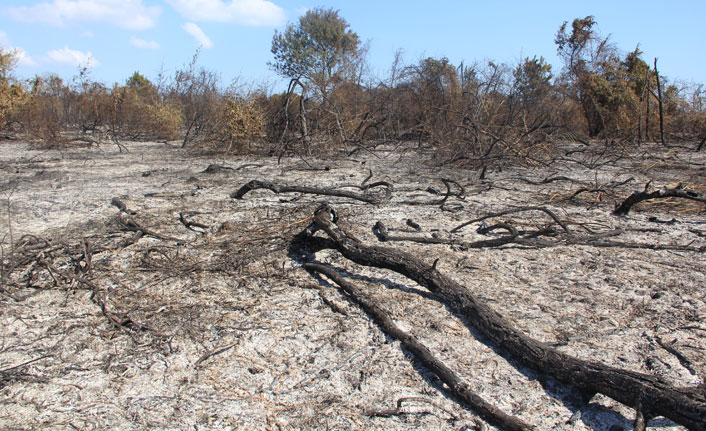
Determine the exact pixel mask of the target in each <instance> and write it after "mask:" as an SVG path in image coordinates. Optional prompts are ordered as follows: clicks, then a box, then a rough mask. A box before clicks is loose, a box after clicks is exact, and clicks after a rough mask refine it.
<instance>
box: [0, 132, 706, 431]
mask: <svg viewBox="0 0 706 431" xmlns="http://www.w3.org/2000/svg"><path fill="white" fill-rule="evenodd" d="M2 145H3V151H2V154H1V155H0V172H1V174H0V192H1V193H0V198H1V199H2V203H1V204H0V210H1V211H2V216H1V217H0V219H1V221H0V235H2V238H3V243H2V251H3V265H2V271H3V272H2V286H0V287H1V288H2V290H1V291H0V295H1V296H0V301H1V302H0V310H1V311H0V319H1V320H0V321H1V324H2V326H3V330H2V338H1V339H0V371H1V374H0V428H3V429H40V428H41V429H82V430H83V429H89V430H90V429H120V430H132V429H164V430H167V429H175V430H176V429H178V430H181V429H184V430H185V429H203V430H206V429H209V430H210V429H338V430H349V429H386V430H407V429H434V430H459V429H494V428H493V426H492V425H488V424H486V423H484V422H483V421H482V420H480V419H479V418H478V416H477V414H476V413H475V412H474V411H473V410H472V409H468V408H467V407H466V406H464V405H463V404H461V403H459V402H457V401H456V400H455V399H454V398H453V397H452V396H450V394H449V393H448V391H447V390H446V389H447V388H445V387H444V384H443V383H441V382H440V381H439V380H438V379H437V378H436V377H435V376H434V375H433V374H432V373H430V372H429V371H428V370H427V369H426V368H425V367H424V366H423V365H421V364H420V363H419V362H418V361H417V360H416V359H415V358H414V357H413V356H412V355H410V354H409V352H408V351H407V350H405V349H404V348H402V347H401V345H400V343H399V342H398V341H395V340H394V339H392V338H390V337H388V336H386V335H385V334H384V333H383V332H382V331H381V330H380V328H379V327H378V326H377V325H376V324H375V323H373V321H372V320H371V318H370V317H369V316H368V315H367V314H366V313H364V312H363V311H361V310H360V309H359V308H358V307H357V306H356V305H355V303H353V302H351V301H350V300H349V299H348V298H347V297H346V295H345V294H343V293H341V291H339V290H338V288H337V286H336V285H335V284H334V283H333V282H331V281H329V280H328V279H326V278H318V277H315V276H313V275H312V274H310V273H308V272H306V271H305V270H304V269H302V268H301V263H302V262H301V259H300V257H297V256H296V253H293V252H292V240H293V238H294V237H295V236H296V235H297V234H299V233H301V232H302V231H305V230H306V229H307V228H308V226H309V225H310V224H311V222H312V214H313V212H314V210H315V209H316V208H317V207H318V206H319V204H320V203H321V202H328V203H329V204H330V205H331V206H332V207H333V208H335V210H336V212H337V213H338V217H339V220H340V221H339V225H340V226H341V227H342V228H344V229H346V231H347V232H349V233H350V234H351V235H354V236H355V237H356V238H358V239H359V240H360V241H362V242H363V243H365V244H376V243H378V242H379V238H378V236H376V235H375V234H374V232H373V226H374V225H375V223H376V222H377V221H381V222H383V223H384V225H385V226H386V227H387V229H388V230H389V234H390V235H393V236H398V237H400V236H401V237H405V236H416V237H424V238H442V239H452V240H453V243H452V244H443V243H440V244H422V243H417V242H410V241H394V242H392V241H390V242H388V243H387V244H386V245H387V246H389V247H392V248H395V249H397V250H402V251H406V252H408V253H410V254H412V255H414V256H416V257H418V258H420V259H423V260H424V261H426V262H428V264H429V266H430V267H432V265H433V266H434V267H435V269H436V270H438V271H439V272H441V273H443V274H445V275H447V276H449V277H451V278H452V279H453V280H455V281H457V282H459V283H460V284H462V285H463V286H464V287H465V288H467V289H468V290H469V291H470V292H472V293H473V294H474V295H476V297H477V298H479V299H481V300H482V301H484V302H485V303H487V304H488V305H490V306H491V307H492V308H494V309H495V310H497V311H498V312H500V313H501V314H502V315H503V316H505V317H506V318H507V319H508V320H509V321H510V322H511V323H512V324H513V325H515V326H516V327H517V328H519V329H520V330H521V331H522V332H523V333H524V334H526V335H528V336H531V337H533V338H535V339H538V340H540V341H544V342H546V343H549V344H550V345H552V346H555V347H556V348H557V349H559V350H560V351H561V352H564V353H568V354H570V355H572V356H576V357H578V358H581V359H586V360H596V361H600V362H602V363H605V364H607V365H611V366H615V367H619V368H623V369H627V370H632V371H637V372H642V373H646V374H649V375H652V376H655V377H659V378H660V379H662V380H663V381H665V382H668V383H669V384H671V385H674V386H679V387H696V386H697V385H699V384H701V383H702V378H703V376H704V375H706V359H704V358H706V354H704V351H705V350H706V324H704V323H703V321H704V317H705V311H704V310H706V307H705V306H704V305H705V302H706V288H704V281H705V278H706V271H705V269H706V262H705V261H704V259H703V251H702V250H703V249H702V248H701V247H704V246H706V225H705V223H706V219H705V218H704V214H705V211H706V205H704V204H702V203H700V202H692V201H687V200H674V199H671V200H663V201H647V202H643V203H640V204H638V205H636V206H635V207H634V209H633V210H632V211H631V212H630V213H629V215H628V216H625V217H616V216H613V215H611V211H612V210H613V209H614V206H615V204H616V203H618V202H619V201H621V200H622V199H624V198H625V197H627V196H628V195H629V194H630V193H632V192H633V191H636V190H643V189H644V188H645V184H647V183H648V182H651V183H650V187H651V188H654V189H658V188H660V187H663V186H667V185H672V186H674V184H675V183H681V184H680V185H679V187H680V188H682V189H685V190H693V191H696V192H699V193H700V192H703V191H705V190H706V186H704V183H705V182H706V181H705V178H706V177H705V175H706V157H704V155H703V154H699V153H694V152H692V151H689V150H687V149H668V150H663V149H661V148H659V147H657V146H647V145H645V146H643V147H641V148H631V149H628V150H627V151H629V153H627V154H626V153H620V152H618V151H617V150H615V151H612V152H604V153H599V152H596V153H595V154H594V153H591V152H590V151H589V150H587V149H586V148H585V147H583V146H581V145H573V144H567V145H566V150H565V151H562V152H561V153H560V154H559V155H558V156H557V158H556V159H555V160H554V161H553V163H551V164H550V165H549V166H543V167H527V166H509V165H508V166H502V169H501V167H500V166H497V165H489V166H488V169H487V172H486V175H485V178H484V179H483V180H480V179H479V170H478V169H469V168H450V167H445V168H439V167H436V166H435V165H434V164H433V163H432V162H431V161H429V160H428V159H429V157H428V156H427V155H426V154H424V153H420V152H415V151H411V150H409V151H402V148H403V147H399V146H398V147H396V148H394V151H392V149H388V150H384V149H383V147H380V149H379V150H377V151H375V152H365V153H358V154H356V155H355V156H353V157H351V158H345V157H341V158H336V159H329V160H324V159H307V160H306V162H305V161H303V160H302V159H300V158H283V159H282V160H281V163H280V164H278V161H277V159H276V158H256V157H234V156H227V157H218V156H203V155H193V154H187V153H185V152H184V151H183V150H181V149H179V148H176V147H175V146H169V145H165V144H161V143H130V144H128V145H127V148H128V149H129V152H127V153H126V152H122V153H121V152H118V151H117V148H114V147H110V146H102V147H99V148H95V147H94V148H89V149H86V148H75V149H68V150H63V151H61V152H59V151H51V150H50V151H46V150H44V151H39V150H33V149H31V148H30V147H29V146H28V145H27V144H25V143H21V142H13V143H4V144H2ZM209 166H210V167H211V168H210V169H209ZM371 172H372V174H373V176H372V178H371V179H370V180H369V181H370V182H373V181H386V182H388V183H390V184H392V185H393V193H392V196H391V199H390V200H389V201H384V202H382V203H379V204H368V203H364V202H361V201H357V200H353V199H349V198H346V197H331V196H321V195H314V194H302V193H281V194H275V193H273V192H272V191H270V190H264V189H258V190H253V191H250V192H249V193H248V194H247V195H245V196H243V198H242V199H232V198H231V197H230V194H232V193H233V192H234V191H235V190H237V189H238V188H239V187H241V186H242V185H244V184H246V183H247V182H249V181H251V180H263V181H270V182H273V183H277V184H287V185H297V186H312V187H320V188H336V189H339V190H340V189H343V190H350V191H354V192H355V193H360V194H364V193H369V195H370V196H380V192H379V191H378V190H372V189H371V190H367V191H361V190H360V189H358V188H354V187H349V188H341V187H342V186H347V185H348V186H350V185H356V186H359V185H361V184H362V183H363V182H364V181H365V180H366V179H368V177H369V176H370V173H371ZM442 179H450V180H453V182H454V183H451V182H448V183H444V182H442ZM446 184H450V185H449V190H450V191H451V193H449V195H448V196H447V197H446V199H445V200H444V199H443V198H444V196H445V195H446V194H447V193H446V192H447V188H446ZM461 190H463V193H461ZM579 191H580V193H578V194H577V192H579ZM376 193H377V194H376ZM113 198H116V200H115V201H114V203H115V204H119V203H122V204H124V205H125V209H126V211H120V210H119V209H118V208H117V207H116V206H115V205H111V200H112V199H113ZM442 200H444V202H443V204H442V203H440V201H442ZM519 206H538V207H543V208H546V209H548V210H550V211H551V212H552V213H553V214H555V215H556V216H557V217H558V218H559V219H560V220H561V221H562V222H563V223H565V224H566V225H567V227H569V228H570V229H571V230H572V232H575V233H576V234H580V235H597V234H600V233H613V234H614V236H611V237H610V238H609V239H610V240H614V241H622V242H624V243H625V242H630V243H633V244H634V243H638V244H652V245H655V244H659V245H665V246H667V247H662V248H664V249H657V250H655V249H649V248H645V247H618V246H596V245H590V244H568V243H567V244H562V243H557V244H553V245H551V246H549V245H545V246H538V245H536V244H535V245H532V244H521V243H508V244H505V245H500V246H497V247H483V248H472V247H468V243H472V242H475V241H481V240H488V239H497V238H499V237H502V235H504V234H505V232H503V231H502V230H500V231H498V230H495V231H490V232H486V233H483V234H481V233H478V230H479V228H481V227H483V226H485V227H487V226H490V225H492V224H493V223H499V222H502V223H505V224H509V225H511V226H513V227H514V228H515V229H517V230H519V231H531V230H537V229H542V228H544V227H547V226H550V225H552V226H554V228H555V229H554V231H555V232H557V231H558V232H561V228H558V229H557V225H556V223H555V222H554V221H553V219H552V218H551V217H549V216H548V215H547V214H546V213H543V212H541V211H522V212H517V213H509V214H506V215H503V216H500V217H496V218H493V219H488V220H484V221H480V222H477V223H472V224H470V225H469V226H466V227H464V228H462V229H459V230H456V231H454V232H451V231H452V230H453V229H454V228H455V227H457V226H459V225H461V224H463V223H464V222H467V221H469V220H472V219H474V218H478V217H480V216H483V215H486V214H489V213H494V212H501V211H504V210H507V209H511V208H515V207H519ZM480 231H481V232H485V231H484V230H483V229H480ZM314 235H319V236H321V237H323V236H324V235H322V234H321V233H316V234H314ZM549 239H550V240H551V239H552V237H549ZM672 246H673V247H672ZM680 247H681V249H680ZM314 258H315V259H316V260H317V261H319V262H323V263H326V264H330V265H332V266H333V267H335V268H337V269H338V270H339V271H343V273H345V274H347V275H348V276H349V280H350V281H352V282H354V283H355V284H356V286H358V287H359V288H360V289H362V290H363V291H364V292H365V293H366V294H367V295H369V296H370V297H371V298H373V299H374V301H375V302H376V303H377V304H378V305H379V306H380V307H381V308H383V309H384V310H386V311H387V312H388V313H389V315H390V316H391V317H392V318H393V319H394V321H395V322H396V323H397V325H398V326H399V327H400V328H401V329H403V330H404V331H406V332H408V333H409V334H412V335H414V336H415V337H416V338H417V339H418V340H419V341H421V342H422V343H424V344H425V345H426V346H427V347H428V348H429V349H430V350H431V351H432V352H433V353H434V354H435V355H436V357H437V358H438V359H440V360H441V361H443V362H444V363H445V364H446V365H447V366H448V367H449V368H451V369H453V370H454V371H455V372H456V373H457V374H458V375H459V376H460V377H461V378H462V379H463V380H464V381H465V382H466V383H467V384H468V385H469V387H470V388H471V389H472V390H474V391H475V392H476V393H478V394H479V395H481V396H482V397H483V398H484V399H485V400H487V401H489V402H491V403H492V404H494V405H495V406H496V407H498V408H500V409H501V410H503V411H504V412H506V413H508V414H512V415H514V416H517V417H518V418H521V419H522V420H523V421H525V422H528V423H530V424H533V425H535V426H536V427H537V429H541V430H623V429H632V427H633V420H634V418H635V411H634V410H633V409H632V408H630V407H629V406H624V405H622V404H620V403H618V402H616V401H614V400H612V399H610V398H607V397H605V396H601V395H597V396H595V397H594V398H593V399H591V400H590V401H589V402H588V403H586V402H584V401H582V399H581V396H580V394H578V393H576V391H574V390H573V389H572V388H571V387H569V386H566V385H564V384H561V383H558V382H556V381H554V380H552V379H547V378H545V377H544V376H543V375H542V374H539V373H537V372H534V371H531V370H529V369H528V368H526V367H524V366H523V364H521V363H518V362H517V361H515V360H513V359H512V358H511V357H508V356H507V355H503V352H501V351H498V350H497V349H495V348H494V346H493V345H492V343H489V342H488V340H487V339H486V338H484V337H483V336H482V335H481V334H479V333H478V332H477V331H475V330H474V329H472V328H469V326H468V325H466V323H467V322H466V321H465V320H464V319H462V318H460V317H459V316H458V315H456V314H454V313H453V312H451V311H450V310H449V307H446V306H445V305H444V304H442V303H440V302H439V301H438V300H437V299H436V298H435V296H434V295H432V294H430V293H429V292H428V291H427V290H426V289H424V288H423V287H421V286H419V285H418V284H416V283H414V282H413V281H411V280H410V279H408V278H406V277H403V276H402V275H399V274H397V273H394V272H391V271H387V270H380V269H377V268H370V267H362V266H360V265H357V264H355V263H353V262H351V261H350V260H348V259H345V258H343V257H342V256H341V255H340V254H339V253H338V252H337V251H334V250H322V251H319V252H317V253H316V255H315V256H314ZM648 428H653V429H660V430H679V429H686V428H684V427H681V426H678V425H676V424H675V423H673V422H671V421H670V420H667V419H665V418H655V419H653V420H652V421H651V422H650V423H649V427H648Z"/></svg>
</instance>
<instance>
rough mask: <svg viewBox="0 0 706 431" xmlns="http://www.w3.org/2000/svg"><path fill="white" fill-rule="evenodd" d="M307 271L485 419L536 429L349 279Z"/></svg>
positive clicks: (314, 267)
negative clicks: (478, 388)
mask: <svg viewBox="0 0 706 431" xmlns="http://www.w3.org/2000/svg"><path fill="white" fill-rule="evenodd" d="M304 268H306V269H308V270H310V271H315V272H318V273H320V274H323V275H325V276H326V277H327V278H329V279H330V280H332V281H333V282H334V283H336V284H337V285H339V286H340V287H341V289H343V291H345V292H346V294H348V297H349V298H351V299H352V300H353V301H354V302H355V303H357V304H358V305H359V306H360V307H361V308H362V309H363V310H364V311H365V312H366V313H368V314H369V315H370V316H371V317H372V318H373V320H375V322H376V323H377V324H378V325H380V328H381V329H382V330H383V332H385V333H386V334H387V335H389V336H390V337H392V338H394V339H396V340H399V341H400V342H401V343H402V345H403V346H404V348H405V349H407V351H409V352H410V353H412V355H414V357H415V358H417V360H419V361H420V362H421V363H422V364H424V366H425V367H427V369H429V370H430V371H431V372H433V373H434V374H435V375H436V376H437V377H438V378H439V379H440V380H441V381H442V382H444V383H446V385H447V386H448V388H449V391H450V392H451V393H452V394H454V395H455V396H456V397H458V398H459V399H461V400H463V401H464V402H465V403H467V404H468V405H469V406H471V408H473V410H474V411H476V412H477V413H478V414H479V415H480V416H481V417H482V418H483V419H485V420H487V421H488V422H489V423H491V424H493V425H497V426H498V427H500V429H503V430H507V431H511V430H514V431H527V430H533V429H535V428H534V427H533V426H531V425H529V424H528V423H526V422H524V421H522V420H520V419H518V418H516V417H515V416H512V415H508V414H507V413H505V412H503V411H502V410H500V409H499V408H497V407H495V406H494V405H492V404H490V403H489V402H487V401H486V400H484V399H483V398H482V397H481V396H480V395H478V394H476V393H475V392H474V391H473V390H472V389H471V388H470V387H469V386H468V384H466V383H465V382H463V380H461V378H460V377H458V376H457V375H456V373H454V372H453V371H452V370H451V369H450V368H449V367H447V366H446V365H445V364H444V363H443V362H441V361H440V360H438V359H437V358H436V357H435V356H434V354H433V353H432V352H431V351H430V350H429V349H428V348H427V347H426V346H425V345H424V344H422V343H420V342H419V341H418V340H417V339H416V338H415V337H414V336H412V335H410V334H408V333H407V332H405V331H403V330H402V329H400V327H399V326H397V325H396V324H395V322H394V321H393V320H392V319H391V318H390V317H389V316H388V313H386V312H385V311H384V310H383V309H382V308H380V307H378V306H377V304H375V302H374V301H372V300H371V299H370V298H368V297H367V296H366V295H365V294H364V293H363V292H362V291H361V290H360V289H358V288H357V287H356V286H355V285H354V284H353V283H351V282H349V281H348V280H346V279H345V278H344V277H343V276H341V275H340V274H339V273H338V272H336V271H334V270H333V269H332V268H331V267H329V266H326V265H322V264H319V263H306V264H304Z"/></svg>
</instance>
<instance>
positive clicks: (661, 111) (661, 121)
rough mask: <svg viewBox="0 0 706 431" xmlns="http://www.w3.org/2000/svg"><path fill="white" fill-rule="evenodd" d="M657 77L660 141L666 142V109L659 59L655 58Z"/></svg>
mask: <svg viewBox="0 0 706 431" xmlns="http://www.w3.org/2000/svg"><path fill="white" fill-rule="evenodd" d="M655 76H656V77H657V103H658V104H659V140H660V142H662V145H664V144H665V142H664V108H663V106H662V84H661V83H660V82H659V71H658V70H657V59H656V58H655Z"/></svg>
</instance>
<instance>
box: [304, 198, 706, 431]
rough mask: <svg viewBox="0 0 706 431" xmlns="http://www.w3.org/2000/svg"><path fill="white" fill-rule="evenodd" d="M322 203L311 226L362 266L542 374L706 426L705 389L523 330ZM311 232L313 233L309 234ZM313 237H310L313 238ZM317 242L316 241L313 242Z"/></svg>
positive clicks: (642, 411) (643, 411)
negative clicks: (458, 318)
mask: <svg viewBox="0 0 706 431" xmlns="http://www.w3.org/2000/svg"><path fill="white" fill-rule="evenodd" d="M332 215H334V214H333V212H332V210H331V208H330V207H329V206H328V205H327V204H324V205H322V206H320V207H319V208H318V209H317V210H316V211H315V213H314V224H315V227H318V228H320V229H322V230H323V231H324V232H326V234H327V235H328V236H329V237H330V238H331V240H332V241H333V243H334V244H335V247H336V249H338V251H339V252H340V253H341V254H342V255H343V256H345V257H346V258H348V259H350V260H352V261H353V262H356V263H358V264H360V265H365V266H371V267H378V268H385V269H390V270H393V271H395V272H398V273H400V274H402V275H404V276H406V277H409V278H410V279H412V280H414V281H415V282H417V283H419V284H420V285H422V286H424V287H426V288H427V289H429V290H430V291H431V292H432V293H434V294H435V295H436V296H437V298H439V300H440V301H442V302H444V303H445V304H446V305H447V306H448V307H449V308H450V309H451V310H453V311H454V312H457V313H459V314H462V315H463V316H465V318H466V319H467V321H468V323H469V324H470V325H472V326H474V327H475V328H476V329H478V330H479V331H480V332H482V333H483V334H484V335H485V336H486V337H488V339H489V340H490V341H491V342H492V343H493V344H494V345H495V346H497V347H498V348H499V349H501V350H503V351H505V352H506V353H507V354H509V355H511V356H512V357H514V358H516V359H517V360H518V361H520V362H521V363H522V364H524V365H526V366H528V367H530V368H532V369H534V370H535V371H537V372H538V373H540V374H543V375H546V376H549V377H552V378H554V379H556V380H558V381H560V382H562V383H565V384H567V385H569V386H571V387H573V388H574V389H576V390H577V391H579V392H582V393H588V394H595V393H601V394H604V395H606V396H608V397H610V398H612V399H614V400H616V401H618V402H620V403H623V404H625V405H626V406H629V407H631V408H634V409H636V410H637V417H638V419H639V420H637V421H636V423H638V424H639V423H640V422H641V421H642V418H645V421H646V422H647V421H648V420H649V419H650V418H653V417H656V416H664V417H667V418H669V419H671V420H672V421H674V422H676V423H678V424H680V425H683V426H686V427H688V428H689V429H691V430H695V431H706V393H705V392H704V389H703V388H701V387H699V388H681V387H675V386H672V385H670V384H668V383H666V382H663V381H661V380H660V379H658V378H656V377H653V376H651V375H648V374H644V373H638V372H634V371H630V370H624V369H620V368H615V367H611V366H608V365H605V364H602V363H600V362H596V361H588V360H582V359H578V358H575V357H573V356H570V355H567V354H566V353H562V352H560V351H558V350H557V349H555V348H554V347H552V346H550V345H548V344H547V343H544V342H541V341H538V340H535V339H533V338H530V337H528V336H526V335H524V334H523V333H522V332H521V331H520V330H519V329H517V328H515V327H514V326H513V325H512V323H511V322H510V321H508V320H507V319H506V318H505V317H503V316H502V315H501V314H500V313H498V312H497V311H495V310H494V309H492V308H491V307H489V306H488V305H486V304H485V303H483V302H481V301H480V300H478V298H476V297H475V296H474V295H473V294H472V293H470V292H469V291H468V289H467V288H465V287H464V286H462V285H461V284H459V283H457V282H455V281H454V280H452V279H451V278H449V277H447V276H445V275H443V274H442V273H440V272H439V271H438V270H437V269H436V265H431V266H430V265H428V264H427V263H425V262H424V261H422V260H421V259H418V258H416V257H414V256H412V255H410V254H408V253H404V252H401V251H398V250H395V249H391V248H387V247H381V246H375V245H370V246H369V245H365V244H363V243H361V242H360V241H358V240H356V239H355V238H353V237H351V236H350V235H348V234H347V233H346V232H345V231H343V230H342V229H341V228H339V227H338V225H336V224H335V221H334V220H332ZM310 237H311V236H310ZM311 238H314V237H311ZM313 242H315V243H316V244H317V245H320V241H313Z"/></svg>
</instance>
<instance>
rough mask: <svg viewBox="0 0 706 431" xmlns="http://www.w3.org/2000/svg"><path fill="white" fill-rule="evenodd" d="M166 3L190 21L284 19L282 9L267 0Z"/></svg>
mask: <svg viewBox="0 0 706 431" xmlns="http://www.w3.org/2000/svg"><path fill="white" fill-rule="evenodd" d="M167 3H169V4H170V5H172V7H173V8H174V9H176V10H177V11H178V12H179V13H180V14H182V15H183V16H184V17H185V18H187V19H189V20H192V21H216V22H232V23H236V24H243V25H251V26H279V25H282V24H284V23H285V21H286V16H285V14H284V10H283V9H282V8H281V7H279V6H277V5H276V4H274V3H272V2H271V1H267V0H230V1H224V0H167Z"/></svg>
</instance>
